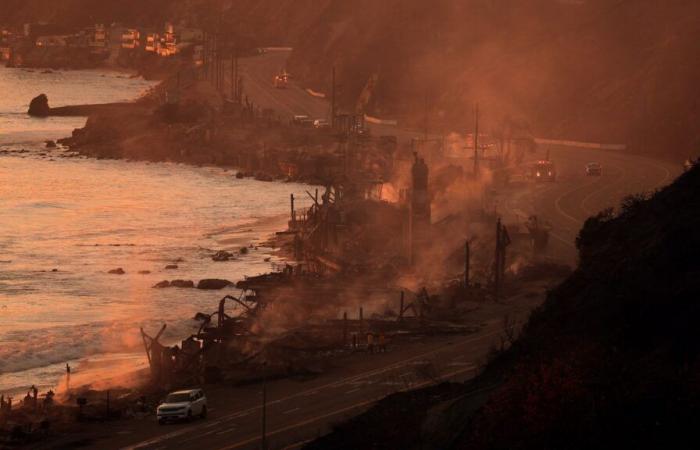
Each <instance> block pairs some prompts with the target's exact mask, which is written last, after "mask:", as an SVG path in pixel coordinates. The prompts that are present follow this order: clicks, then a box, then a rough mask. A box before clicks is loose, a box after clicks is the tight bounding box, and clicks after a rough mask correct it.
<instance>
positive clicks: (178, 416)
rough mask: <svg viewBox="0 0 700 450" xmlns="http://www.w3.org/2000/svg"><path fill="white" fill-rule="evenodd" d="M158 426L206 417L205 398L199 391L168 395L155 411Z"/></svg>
mask: <svg viewBox="0 0 700 450" xmlns="http://www.w3.org/2000/svg"><path fill="white" fill-rule="evenodd" d="M156 415H157V417H158V424H160V425H162V424H164V423H165V422H169V421H177V420H192V419H193V418H195V417H201V418H202V419H204V418H205V417H207V397H206V396H205V395H204V392H203V391H202V390H201V389H188V390H183V391H175V392H171V393H170V394H168V396H167V397H166V398H165V400H164V401H163V403H161V404H160V405H158V409H157V410H156Z"/></svg>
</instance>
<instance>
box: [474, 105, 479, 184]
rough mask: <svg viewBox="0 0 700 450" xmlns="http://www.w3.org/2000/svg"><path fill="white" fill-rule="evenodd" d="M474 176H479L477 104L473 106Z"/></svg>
mask: <svg viewBox="0 0 700 450" xmlns="http://www.w3.org/2000/svg"><path fill="white" fill-rule="evenodd" d="M474 177H475V178H478V177H479V104H478V103H477V104H476V107H475V108H474Z"/></svg>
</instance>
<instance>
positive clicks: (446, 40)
mask: <svg viewBox="0 0 700 450" xmlns="http://www.w3.org/2000/svg"><path fill="white" fill-rule="evenodd" d="M699 50H700V3H698V2H694V1H691V0H670V1H668V2H662V3H660V2H654V1H650V0H642V1H635V2H609V1H603V0H589V1H587V2H564V1H554V0H534V1H531V2H522V1H517V0H501V1H498V2H493V1H490V0H471V1H468V2H456V1H450V0H438V1H434V2H425V1H422V0H409V1H405V0H386V1H383V2H372V1H369V0H358V1H356V2H353V3H352V4H349V3H344V2H332V5H330V6H328V7H326V9H325V11H324V14H323V15H321V16H320V17H319V19H318V21H317V22H316V23H315V24H313V25H312V26H311V27H310V28H309V32H308V33H305V34H304V35H303V36H302V37H301V38H300V42H299V43H298V45H297V51H296V52H295V55H294V58H293V60H292V64H291V66H292V70H293V71H294V73H295V74H297V75H298V76H299V77H300V78H301V79H302V80H304V82H306V83H307V84H309V85H310V86H312V87H315V88H316V89H319V90H323V91H326V92H328V91H329V90H330V67H332V66H333V65H335V66H336V67H337V71H338V78H339V85H340V89H339V91H340V98H341V99H342V101H343V102H344V106H345V107H346V108H347V109H357V110H358V111H365V112H369V113H372V114H375V115H379V116H384V117H397V118H399V119H402V120H403V122H404V123H405V124H409V125H410V124H413V125H420V126H422V123H423V120H424V119H423V118H424V116H425V105H426V97H427V100H428V109H429V112H430V117H431V119H430V120H431V122H432V128H433V129H470V124H471V123H472V115H471V111H472V108H473V104H474V103H476V102H479V103H480V105H481V109H482V111H483V112H484V114H483V116H484V120H485V124H486V127H487V129H493V128H496V127H498V126H500V124H501V123H502V121H504V120H505V119H506V118H509V119H511V120H516V121H519V122H522V123H527V124H529V125H530V127H531V128H532V130H533V132H535V134H537V135H539V136H543V137H545V136H546V137H553V138H557V137H558V138H568V139H580V140H588V141H597V142H601V141H602V142H615V143H626V144H628V145H630V147H631V148H632V149H633V151H638V152H643V153H647V154H654V155H657V156H665V157H669V158H673V159H679V158H686V157H687V156H688V155H689V154H697V153H698V152H699V151H700V120H698V119H699V118H700V116H699V115H700V109H699V108H700V107H699V106H698V105H699V104H700V103H699V101H700V97H699V96H700V94H699V93H698V90H697V89H694V87H693V85H694V80H697V79H698V77H699V76H700V60H698V58H697V56H696V55H697V54H698V51H699Z"/></svg>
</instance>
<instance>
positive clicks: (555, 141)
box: [535, 138, 627, 150]
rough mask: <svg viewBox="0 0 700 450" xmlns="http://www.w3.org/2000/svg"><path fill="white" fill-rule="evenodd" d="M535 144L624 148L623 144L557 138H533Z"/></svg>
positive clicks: (606, 148) (599, 148)
mask: <svg viewBox="0 0 700 450" xmlns="http://www.w3.org/2000/svg"><path fill="white" fill-rule="evenodd" d="M535 143H537V144H550V145H563V146H566V147H579V148H593V149H597V150H626V149H627V145H625V144H598V143H595V142H580V141H565V140H559V139H542V138H535Z"/></svg>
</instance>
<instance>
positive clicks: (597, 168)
mask: <svg viewBox="0 0 700 450" xmlns="http://www.w3.org/2000/svg"><path fill="white" fill-rule="evenodd" d="M602 174H603V168H602V167H601V165H600V164H599V163H597V162H590V163H588V164H586V175H588V176H600V175H602Z"/></svg>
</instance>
